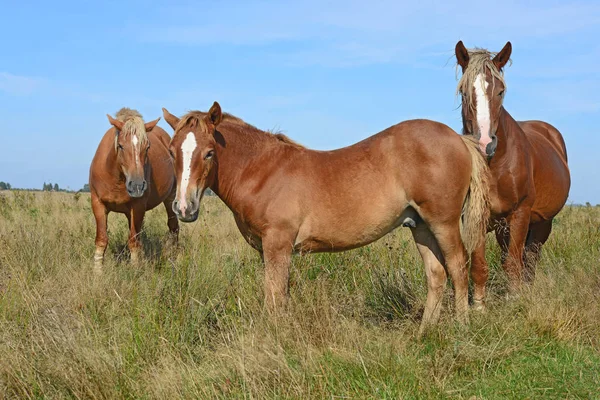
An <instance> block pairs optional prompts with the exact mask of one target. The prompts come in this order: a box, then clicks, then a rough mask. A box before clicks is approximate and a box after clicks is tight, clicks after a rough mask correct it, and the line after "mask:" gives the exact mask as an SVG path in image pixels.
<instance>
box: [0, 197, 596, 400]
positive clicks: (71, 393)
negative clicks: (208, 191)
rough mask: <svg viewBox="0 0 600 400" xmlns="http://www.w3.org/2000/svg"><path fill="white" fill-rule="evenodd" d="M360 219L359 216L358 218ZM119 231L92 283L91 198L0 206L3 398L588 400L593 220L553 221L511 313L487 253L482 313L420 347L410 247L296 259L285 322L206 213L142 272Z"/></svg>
mask: <svg viewBox="0 0 600 400" xmlns="http://www.w3.org/2000/svg"><path fill="white" fill-rule="evenodd" d="M357 218H360V216H357ZM127 232H128V230H127V224H126V219H125V217H124V216H122V215H118V214H111V215H110V217H109V237H110V244H109V248H108V250H107V256H106V261H105V266H104V268H103V272H102V273H101V274H95V273H94V271H93V261H92V256H93V252H94V235H95V223H94V220H93V216H92V212H91V207H90V201H89V195H87V194H77V195H75V194H72V193H70V194H69V193H48V192H43V193H33V192H19V191H17V192H1V193H0V398H98V399H105V398H107V399H108V398H148V399H154V398H157V399H175V398H256V399H262V398H409V399H412V398H435V399H439V398H458V399H461V398H463V399H500V398H519V399H522V398H560V399H568V398H600V207H566V208H565V209H564V210H563V211H562V212H561V214H560V215H559V216H558V218H556V220H555V225H554V231H553V233H552V236H551V238H550V240H549V242H548V243H547V245H546V247H545V248H544V251H543V254H542V259H541V262H540V264H539V266H538V274H537V278H536V281H535V283H534V284H533V285H532V286H531V287H527V288H525V289H524V290H523V291H522V293H521V295H520V296H518V297H516V298H510V299H507V298H506V281H505V277H504V273H503V272H502V270H501V268H500V266H499V259H500V256H499V251H498V247H497V246H496V245H495V243H493V240H492V237H491V236H489V237H488V247H489V251H488V260H489V261H490V267H491V279H490V283H489V287H490V289H489V295H488V312H487V313H485V314H474V313H471V322H470V324H469V326H468V327H461V326H458V325H456V324H455V323H454V321H453V313H452V310H451V308H449V306H450V304H451V301H450V296H451V292H452V291H451V288H450V285H449V286H448V290H447V291H446V296H445V299H446V301H445V303H446V304H445V308H444V310H443V312H442V315H443V317H442V322H441V324H440V325H439V326H438V327H437V328H435V329H433V330H432V331H430V332H429V333H428V334H427V335H426V336H425V337H423V338H421V339H419V338H417V335H416V334H417V330H418V326H419V318H420V312H421V310H422V306H423V304H424V300H425V293H426V287H425V277H424V271H423V267H422V264H421V260H420V257H419V256H418V253H417V251H416V247H415V245H414V243H413V241H412V237H411V235H410V232H409V231H408V230H406V229H399V230H397V231H395V232H393V233H392V234H390V235H388V236H386V237H384V238H383V239H381V240H380V241H378V242H376V243H374V244H372V245H370V246H367V247H364V248H360V249H357V250H354V251H349V252H345V253H337V254H313V255H308V256H305V257H294V260H293V267H292V277H291V294H292V295H291V301H290V305H289V310H288V311H287V312H286V313H285V314H284V315H281V316H279V317H273V316H269V315H268V314H267V313H266V312H265V311H264V310H263V306H262V280H263V266H262V263H261V260H260V257H259V256H258V254H257V253H256V252H255V251H254V250H252V249H251V248H250V247H249V246H248V245H247V244H246V243H245V241H244V240H243V238H242V237H241V235H240V234H239V232H238V230H237V228H236V226H235V223H234V220H233V217H232V214H231V212H230V211H229V210H228V209H227V208H226V207H225V206H224V205H223V204H222V203H221V201H220V200H219V199H218V198H216V197H208V198H205V199H204V200H203V205H202V211H201V217H200V219H199V220H198V221H197V222H196V223H194V224H187V225H186V224H182V227H181V235H180V242H179V244H180V246H179V248H174V247H173V246H169V245H168V242H167V233H168V230H167V226H166V213H165V211H164V209H163V207H162V205H161V206H160V207H158V208H157V209H155V210H153V211H152V212H150V213H149V214H147V217H146V222H145V229H144V234H143V242H144V248H145V253H146V259H145V261H143V262H142V264H141V265H139V266H133V265H131V264H130V263H129V262H128V260H127V250H124V248H125V242H126V236H127Z"/></svg>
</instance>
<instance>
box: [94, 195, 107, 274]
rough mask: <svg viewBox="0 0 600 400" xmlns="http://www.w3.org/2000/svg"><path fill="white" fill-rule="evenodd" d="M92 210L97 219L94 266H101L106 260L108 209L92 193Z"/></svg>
mask: <svg viewBox="0 0 600 400" xmlns="http://www.w3.org/2000/svg"><path fill="white" fill-rule="evenodd" d="M92 211H93V213H94V218H95V219H96V251H95V252H94V266H95V267H96V268H99V267H101V266H102V263H103V262H104V253H105V252H106V246H107V245H108V235H107V233H106V227H107V221H108V210H107V209H106V207H105V206H104V204H103V203H102V201H100V199H98V197H96V196H95V195H92Z"/></svg>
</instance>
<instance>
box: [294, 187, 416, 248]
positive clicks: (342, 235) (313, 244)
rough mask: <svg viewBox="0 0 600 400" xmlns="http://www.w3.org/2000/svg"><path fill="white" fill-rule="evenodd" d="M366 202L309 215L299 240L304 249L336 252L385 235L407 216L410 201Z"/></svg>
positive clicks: (297, 245)
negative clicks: (347, 207)
mask: <svg viewBox="0 0 600 400" xmlns="http://www.w3.org/2000/svg"><path fill="white" fill-rule="evenodd" d="M396 199H397V201H393V202H391V201H378V200H376V199H373V201H372V202H368V203H365V208H364V209H362V210H359V209H357V208H354V207H353V208H352V209H351V210H348V209H345V210H341V211H339V212H335V211H334V212H329V213H326V214H324V215H321V216H319V217H316V216H315V217H311V218H307V220H305V221H304V223H303V224H302V225H301V227H300V229H299V231H298V235H297V238H296V242H295V246H294V248H295V250H297V251H300V252H335V251H344V250H350V249H354V248H357V247H362V246H365V245H367V244H369V243H372V242H374V241H376V240H377V239H379V238H381V237H383V236H385V235H386V234H387V233H389V232H390V231H392V230H394V229H395V228H397V227H398V226H400V225H401V224H402V222H403V221H404V220H405V219H406V215H405V214H406V212H405V211H406V207H407V204H406V201H402V199H399V198H397V197H396Z"/></svg>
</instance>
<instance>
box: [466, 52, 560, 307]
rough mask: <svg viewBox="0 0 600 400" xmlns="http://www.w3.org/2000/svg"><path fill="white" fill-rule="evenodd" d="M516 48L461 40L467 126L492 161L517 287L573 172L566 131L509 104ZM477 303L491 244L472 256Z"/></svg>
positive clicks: (495, 200)
mask: <svg viewBox="0 0 600 400" xmlns="http://www.w3.org/2000/svg"><path fill="white" fill-rule="evenodd" d="M511 51H512V46H511V43H510V42H508V43H506V45H505V46H504V48H503V49H502V51H500V52H499V53H491V52H489V51H487V50H484V49H474V50H467V49H466V48H465V46H464V45H463V43H462V41H459V42H458V43H457V44H456V49H455V53H456V59H457V61H458V65H460V67H461V68H462V72H463V75H462V77H461V79H460V81H459V83H458V90H457V91H458V92H459V93H460V94H461V96H462V121H463V133H464V135H468V136H470V137H474V138H475V139H476V140H477V141H478V142H479V145H480V149H481V151H482V153H484V154H485V155H486V156H487V157H488V160H489V167H490V171H491V176H492V180H491V186H490V199H491V207H492V208H491V214H492V219H491V222H490V226H489V229H490V230H495V233H496V238H497V240H498V243H499V244H500V248H501V250H502V266H503V268H504V270H505V271H506V274H507V275H508V278H509V285H510V289H511V290H513V291H514V290H515V289H517V288H519V286H520V285H521V282H523V281H527V282H531V281H532V280H533V278H534V276H535V267H536V264H537V261H538V259H539V256H540V251H541V248H542V245H543V244H544V243H545V242H546V240H548V237H549V236H550V232H551V230H552V219H553V218H554V217H555V216H556V214H558V212H559V211H560V210H561V209H562V208H563V206H564V205H565V203H566V201H567V197H568V195H569V188H570V186H571V178H570V173H569V166H568V164H567V150H566V147H565V142H564V139H563V137H562V135H561V134H560V132H559V131H558V130H557V129H556V128H555V127H553V126H552V125H550V124H548V123H546V122H543V121H515V120H514V119H513V117H512V116H511V115H510V114H509V113H508V111H506V109H505V108H504V106H503V100H504V93H505V90H506V82H505V81H504V76H503V68H504V66H505V65H506V64H507V63H508V61H509V60H510V54H511ZM471 275H472V276H473V281H474V289H475V290H474V296H473V297H474V302H475V304H476V305H477V306H478V307H484V298H485V285H486V282H487V279H488V266H487V262H486V260H485V243H482V244H481V246H480V247H479V248H478V249H477V250H476V251H475V252H474V254H473V255H472V261H471Z"/></svg>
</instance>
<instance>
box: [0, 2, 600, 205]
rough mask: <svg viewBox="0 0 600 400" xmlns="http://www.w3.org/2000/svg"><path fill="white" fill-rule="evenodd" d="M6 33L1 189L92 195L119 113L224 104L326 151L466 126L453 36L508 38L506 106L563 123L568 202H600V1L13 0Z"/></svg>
mask: <svg viewBox="0 0 600 400" xmlns="http://www.w3.org/2000/svg"><path fill="white" fill-rule="evenodd" d="M0 37H2V47H1V48H0V52H1V53H0V54H1V55H0V124H1V125H0V151H1V153H0V154H1V156H0V180H2V181H8V182H10V183H11V184H12V186H13V187H25V188H41V187H42V184H43V183H44V182H53V183H55V182H57V183H58V184H59V185H60V186H61V187H69V188H71V189H75V190H76V189H79V188H81V187H82V186H83V184H84V183H86V182H87V180H88V173H89V165H90V162H91V160H92V157H93V155H94V153H95V151H96V148H97V146H98V143H99V141H100V139H101V137H102V136H103V135H104V133H105V132H106V130H107V129H108V128H109V127H110V125H109V123H108V120H107V118H106V114H107V113H110V114H112V115H114V113H115V112H116V111H117V110H118V109H119V108H121V107H123V106H127V107H131V108H135V109H138V110H139V111H140V112H141V113H142V114H143V115H144V117H145V119H146V120H147V121H150V120H153V119H156V118H158V117H159V116H162V111H161V108H162V107H166V108H167V109H168V110H169V111H170V112H171V113H173V114H175V115H182V114H184V113H185V112H187V111H189V110H194V109H200V110H207V109H208V108H209V107H210V106H211V104H212V103H213V101H215V100H216V101H218V102H219V103H220V104H221V107H222V108H223V110H224V111H227V112H230V113H232V114H234V115H236V116H238V117H240V118H242V119H244V120H246V121H247V122H249V123H251V124H253V125H256V126H258V127H259V128H262V129H279V130H281V131H283V132H284V133H286V134H287V135H288V136H290V137H291V138H293V139H294V140H296V141H298V142H300V143H302V144H304V145H306V146H307V147H310V148H314V149H319V150H328V149H334V148H338V147H343V146H347V145H350V144H352V143H355V142H357V141H359V140H362V139H364V138H366V137H368V136H370V135H372V134H375V133H377V132H379V131H381V130H383V129H385V128H387V127H389V126H391V125H394V124H396V123H398V122H400V121H403V120H407V119H413V118H428V119H433V120H437V121H440V122H443V123H446V124H447V125H449V126H450V127H452V128H453V129H454V130H456V131H457V132H460V129H461V127H462V125H461V120H460V109H459V108H458V107H459V105H460V102H459V99H458V98H457V97H456V95H455V92H456V84H457V81H456V71H455V63H456V61H455V58H454V46H455V44H456V42H457V41H458V40H462V41H463V42H464V43H465V45H466V46H467V47H469V48H471V47H475V46H477V47H484V48H488V49H490V50H492V51H499V50H500V49H501V48H502V47H503V46H504V44H505V43H506V42H507V41H509V40H510V41H511V43H512V45H513V53H512V61H513V64H512V66H510V67H508V66H507V67H506V71H505V78H506V82H507V91H506V95H505V102H504V105H505V108H506V109H507V110H508V111H509V113H510V114H511V115H512V116H513V117H515V118H516V119H517V120H523V119H540V120H544V121H547V122H549V123H551V124H552V125H554V126H555V127H557V128H558V129H559V130H560V131H561V132H562V134H563V135H564V137H565V141H566V144H567V151H568V153H569V164H570V168H571V175H572V186H571V193H570V197H569V202H570V203H580V204H581V203H585V202H590V203H592V204H597V203H600V172H599V171H600V168H599V167H600V67H599V65H600V41H599V40H598V38H599V37H600V2H598V1H597V0H595V1H569V0H565V1H552V0H550V1H549V0H543V1H527V2H524V1H512V0H505V1H465V2H451V1H426V0H423V1H417V2H415V1H399V0H390V1H377V0H370V1H364V0H363V1H354V0H343V1H337V0H336V1H327V0H302V1H294V2H291V1H290V2H287V1H255V0H246V1H209V2H203V1H195V2H181V1H169V2H164V1H162V2H152V1H112V0H110V1H109V0H107V1H102V2H82V1H55V2H41V1H39V2H29V1H19V2H8V1H3V2H2V13H1V14H0ZM159 125H160V126H162V127H163V128H165V130H167V132H169V133H172V129H171V128H170V127H169V126H168V125H167V124H166V122H164V120H161V122H160V123H159ZM432 145H433V146H435V143H433V144H432Z"/></svg>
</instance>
